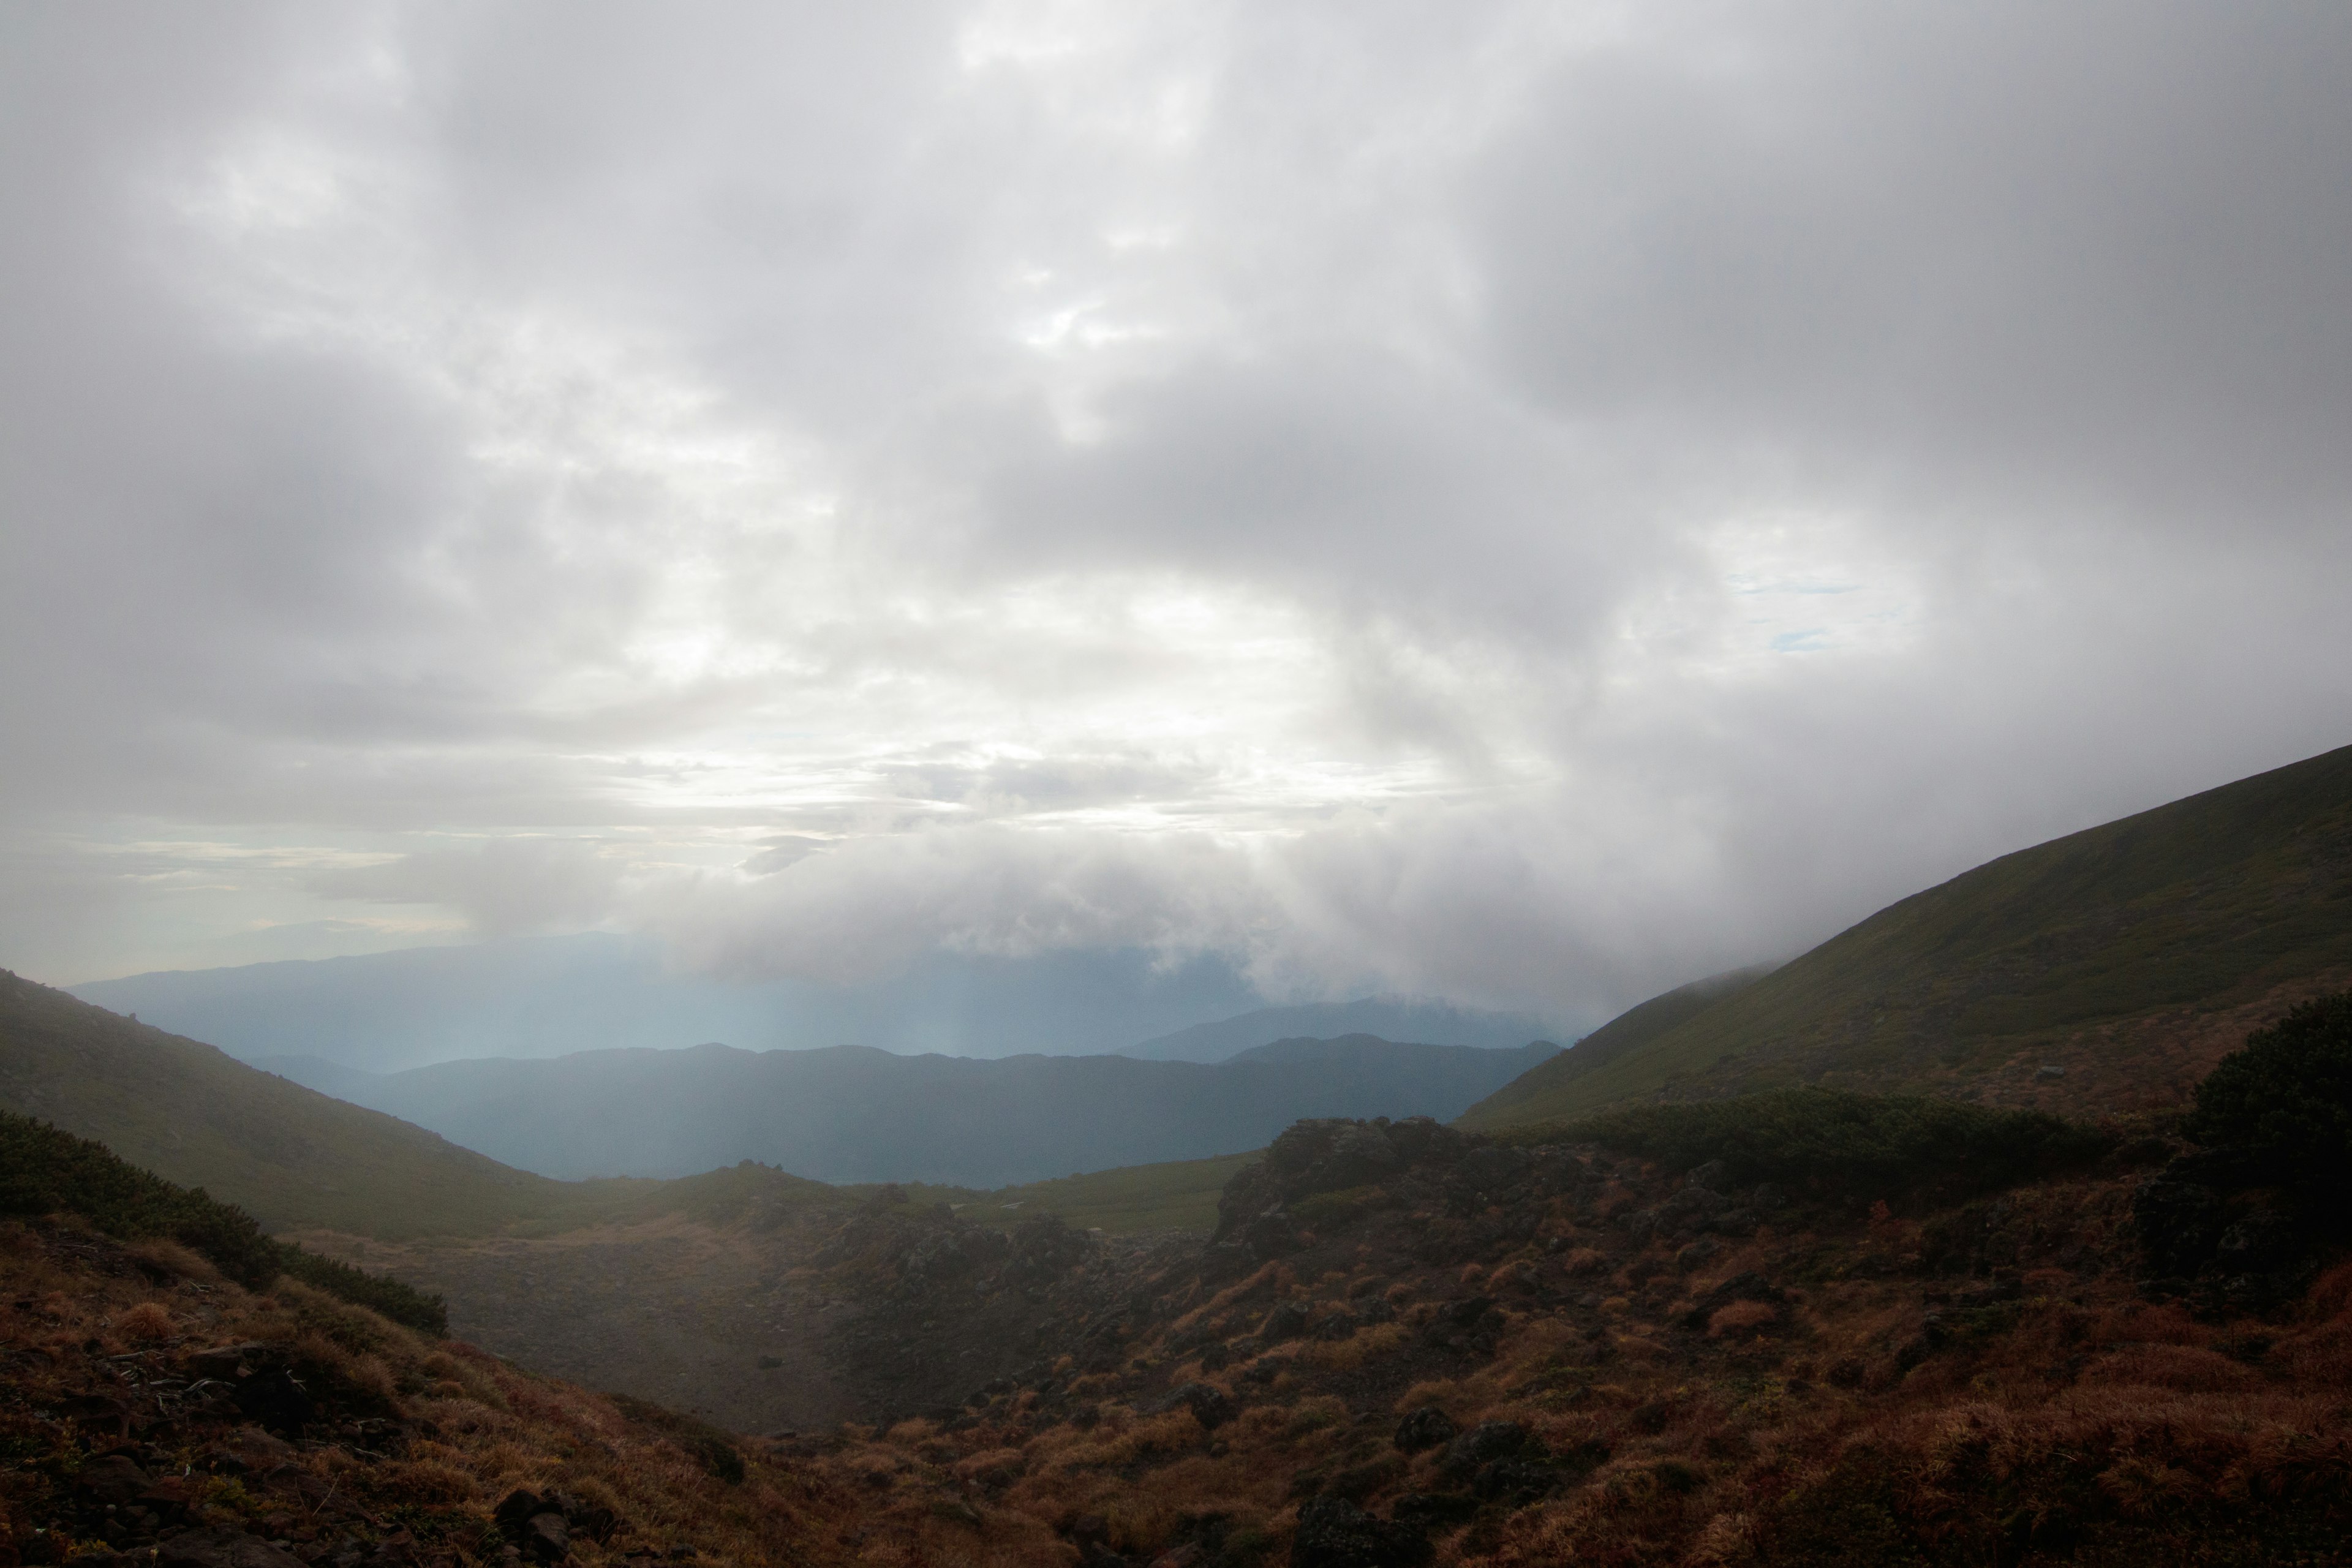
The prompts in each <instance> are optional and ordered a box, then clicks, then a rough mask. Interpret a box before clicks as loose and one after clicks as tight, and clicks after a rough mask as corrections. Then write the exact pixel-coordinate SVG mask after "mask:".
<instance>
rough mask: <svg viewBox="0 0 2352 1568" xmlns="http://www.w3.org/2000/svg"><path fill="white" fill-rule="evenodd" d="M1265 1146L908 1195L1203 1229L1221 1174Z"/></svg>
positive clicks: (998, 1210)
mask: <svg viewBox="0 0 2352 1568" xmlns="http://www.w3.org/2000/svg"><path fill="white" fill-rule="evenodd" d="M1264 1152H1265V1151H1264V1150H1262V1149H1254V1150H1251V1151H1250V1152H1247V1153H1244V1154H1219V1155H1216V1156H1214V1157H1213V1158H1211V1159H1206V1160H1170V1161H1165V1162H1162V1163H1159V1164H1155V1165H1121V1166H1119V1167H1118V1169H1116V1170H1110V1171H1095V1172H1091V1173H1088V1174H1086V1175H1083V1176H1057V1177H1055V1179H1054V1180H1052V1181H1050V1182H1028V1183H1024V1184H1022V1185H1019V1186H1012V1187H1000V1188H998V1189H996V1190H995V1191H994V1192H981V1191H978V1190H976V1189H973V1188H969V1187H940V1186H928V1185H916V1184H908V1187H907V1195H908V1197H909V1198H910V1199H912V1200H914V1201H916V1202H919V1203H947V1204H955V1205H959V1206H960V1207H961V1209H962V1211H963V1216H964V1217H965V1218H966V1219H974V1220H978V1221H980V1222H981V1223H982V1224H983V1225H996V1224H1003V1225H1008V1226H1009V1225H1011V1224H1013V1223H1014V1222H1016V1221H1018V1220H1021V1219H1023V1218H1024V1217H1026V1216H1028V1215H1036V1214H1050V1215H1056V1216H1058V1217H1059V1218H1060V1219H1061V1220H1062V1222H1063V1223H1064V1224H1066V1225H1073V1226H1077V1227H1079V1228H1080V1229H1082V1230H1103V1231H1108V1232H1109V1233H1110V1234H1111V1235H1113V1236H1137V1235H1140V1234H1142V1233H1144V1232H1147V1231H1155V1230H1191V1231H1198V1232H1200V1233H1201V1234H1202V1235H1204V1236H1205V1235H1207V1234H1208V1233H1209V1232H1210V1231H1213V1230H1214V1229H1216V1227H1217V1194H1220V1193H1222V1192H1223V1191H1224V1187H1225V1182H1226V1180H1227V1179H1228V1178H1229V1177H1231V1176H1232V1175H1233V1173H1234V1172H1235V1171H1238V1170H1240V1169H1241V1168H1242V1167H1243V1166H1244V1165H1246V1164H1248V1163H1250V1162H1251V1161H1253V1160H1255V1159H1256V1158H1258V1156H1259V1155H1260V1154H1262V1153H1264ZM853 1190H855V1189H853Z"/></svg>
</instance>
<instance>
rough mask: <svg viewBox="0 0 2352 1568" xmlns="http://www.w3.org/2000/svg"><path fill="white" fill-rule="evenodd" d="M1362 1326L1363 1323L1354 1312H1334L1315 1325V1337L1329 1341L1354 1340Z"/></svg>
mask: <svg viewBox="0 0 2352 1568" xmlns="http://www.w3.org/2000/svg"><path fill="white" fill-rule="evenodd" d="M1360 1327H1362V1324H1361V1322H1360V1321H1359V1320H1358V1319H1357V1317H1356V1314H1354V1313H1353V1312H1345V1311H1341V1312H1334V1313H1332V1314H1331V1315H1330V1316H1329V1317H1328V1318H1325V1319H1324V1320H1323V1321H1321V1322H1319V1323H1318V1324H1316V1325H1315V1337H1316V1338H1317V1339H1318V1340H1322V1341H1325V1342H1337V1341H1339V1340H1352V1339H1354V1338H1355V1337H1356V1331H1357V1330H1358V1329H1359V1328H1360Z"/></svg>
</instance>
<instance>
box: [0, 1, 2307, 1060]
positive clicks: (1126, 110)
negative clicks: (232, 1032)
mask: <svg viewBox="0 0 2352 1568" xmlns="http://www.w3.org/2000/svg"><path fill="white" fill-rule="evenodd" d="M2347 79H2352V13H2346V12H2342V11H2339V10H2333V9H2329V8H2326V7H2310V6H2294V5H2251V6H2250V5H2222V4H2205V5H2179V4H2156V5H2147V4H2130V5H2125V4H2121V3H2119V0H2118V3H2113V4H2091V5H2078V6H2071V7H2065V8H2059V9H2053V8H2050V7H2047V6H2038V5H2022V4H2018V5H2004V4H1995V5H1975V6H1969V7H1958V8H1955V7H1941V8H1935V7H1897V8H1888V7H1883V6H1869V5H1831V4H1813V3H1790V4H1776V5H1712V4H1669V5H1643V6H1626V5H1613V4H1593V5H1508V4H1497V5H1449V6H1443V7H1420V8H1412V7H1400V6H1365V5H1298V6H1284V7H1265V6H1246V5H1214V4H1210V5H1202V4H1190V3H1188V4H1184V5H1173V4H1171V5H1120V6H1113V7H1103V6H1076V5H1053V4H1034V5H1033V4H982V5H902V6H900V5H894V6H854V7H841V6H803V7H793V6H783V5H688V6H685V7H662V8H656V9H648V8H645V7H637V6H627V5H602V4H595V5H547V4H493V5H463V6H460V5H353V6H348V7H341V6H339V7H316V6H303V5H277V6H264V5H247V6H215V7H206V8H205V10H204V11H203V12H202V13H201V14H198V13H195V12H172V11H156V10H153V9H151V8H142V7H131V6H109V5H75V6H70V7H67V6H53V7H17V8H14V9H12V10H10V11H9V12H7V13H6V14H5V16H0V106H5V107H0V138H5V148H6V151H7V153H8V156H7V157H6V158H5V160H0V200H5V211H6V212H7V213H8V214H9V215H10V222H9V223H8V224H7V225H6V226H5V237H0V285H5V287H0V301H5V303H0V334H5V336H0V507H5V510H0V661H5V671H6V679H5V681H0V733H5V735H6V736H7V738H8V745H7V787H6V790H5V795H0V856H5V866H6V867H7V868H8V874H7V875H6V877H5V879H0V963H8V964H10V965H11V966H14V967H19V968H22V969H25V970H26V971H27V972H30V973H36V974H39V975H42V976H44V977H47V978H52V979H59V980H82V979H86V978H90V977H93V976H96V975H99V974H103V973H121V972H124V971H128V970H132V969H138V968H144V967H154V966H163V965H197V964H204V963H224V962H233V961H237V960H245V959H254V958H262V957H275V956H289V955H310V954H314V953H317V952H332V951H353V950H359V949H363V948H367V947H381V946H387V945H398V944H401V943H404V942H417V941H425V940H436V939H438V940H446V939H447V938H448V937H450V936H452V935H463V934H466V933H468V932H470V933H474V934H505V933H511V932H517V931H540V930H563V929H580V928H583V927H588V926H595V925H604V926H611V927H618V928H623V929H632V930H643V931H652V932H655V933H657V934H659V935H661V936H662V937H664V938H665V940H666V941H667V942H669V944H670V947H671V952H672V955H673V958H674V961H675V962H677V963H679V964H681V965H683V966H687V967H692V968H704V969H708V970H709V971H711V972H713V973H723V974H729V975H739V976H761V975H776V974H789V975H797V976H802V977H806V978H814V979H826V978H849V977H860V978H871V977H874V976H876V975H880V974H887V973H890V972H891V970H892V968H893V966H895V965H903V964H906V963H912V962H915V961H917V960H919V958H920V957H921V955H922V954H924V953H926V952H935V951H947V952H968V953H985V954H995V955H1021V954H1026V953H1033V952H1049V951H1058V950H1066V949H1071V948H1089V947H1140V948H1145V949H1150V950H1153V951H1156V952H1164V953H1166V954H1169V955H1170V956H1171V960H1173V959H1175V958H1178V957H1181V956H1182V955H1186V954H1191V953H1198V952H1221V953H1225V954H1230V955H1234V956H1236V957H1238V958H1239V959H1241V960H1242V961H1243V962H1244V963H1247V964H1248V965H1250V966H1251V972H1252V973H1254V974H1255V975H1256V976H1257V977H1258V979H1259V981H1260V984H1261V985H1262V986H1263V987H1264V988H1265V989H1266V990H1267V992H1268V994H1289V995H1309V994H1328V993H1334V992H1339V991H1348V990H1353V989H1358V988H1363V987H1373V988H1380V989H1387V990H1400V991H1412V992H1429V993H1439V994H1450V995H1453V996H1455V997H1457V998H1459V999H1462V1000H1465V1001H1471V1002H1478V1003H1484V1004H1487V1005H1509V1006H1532V1007H1538V1008H1542V1009H1545V1010H1548V1011H1549V1012H1550V1013H1551V1014H1552V1015H1553V1016H1595V1015H1598V1014H1603V1013H1606V1012H1607V1011H1608V1010H1610V1009H1611V1008H1612V1007H1614V1006H1618V1005H1624V1004H1626V1003H1630V1002H1632V1001H1635V1000H1638V999H1639V998H1640V997H1641V996H1643V995H1644V994H1648V993H1649V992H1651V991H1654V990H1655V989H1657V988H1659V987H1661V986H1663V985H1665V984H1673V983H1675V982H1677V981H1679V980H1682V979H1686V978H1689V977H1691V976H1692V975H1694V974H1696V973H1702V972H1705V971H1706V970H1708V969H1711V968H1718V967H1723V966H1726V965H1728V964H1732V963H1742V962H1748V961H1750V960H1752V959H1755V958H1759V957H1764V956H1770V955H1774V954H1778V953H1783V952H1790V951H1793V950H1795V949H1797V948H1799V947H1801V946H1802V945H1804V944H1806V943H1808V942H1811V941H1813V940H1817V939H1818V938H1819V937H1821V936H1822V935H1825V934H1827V933H1828V932H1829V931H1833V930H1835V929H1836V928H1837V927H1838V926H1839V925H1841V924H1843V923H1844V922H1846V921H1851V920H1853V919H1855V918H1858V917H1860V916H1861V915H1863V914H1865V913H1867V912H1869V910H1871V909H1873V908H1874V907H1876V906H1877V905H1878V904H1880V903H1882V902H1884V901H1885V900H1888V899H1891V898H1894V897H1896V896H1899V895H1901V894H1903V893H1905V892H1907V891H1909V890H1911V889H1915V888H1916V887H1918V886H1920V885H1922V884H1924V883H1926V882H1928V881H1931V880H1934V879H1938V878H1941V877H1944V876H1948V875H1950V874H1952V873H1954V872H1957V871H1958V870H1960V869H1962V868H1965V867H1967V866H1968V865H1969V864H1972V863H1974V862H1976V861H1978V860H1979V859H1982V858H1987V857H1989V856H1990V855H1993V854H1997V853H2000V852H2002V851H2005V850H2007V849H2011V848H2014V847H2019V846H2021V845H2023V844H2026V843H2029V842H2032V841H2034V840H2036V839H2039V838H2041V837H2048V836H2050V835H2053V834H2055V833H2059V832H2063V831H2066V830H2070V829H2072V828H2074V827H2078V826H2085V825H2087V824H2089V823H2091V822H2094V821H2097V820H2100V819H2103V818H2105V817H2107V816H2113V815H2116V814H2118V813H2121V812H2124V811H2127V810H2131V809H2135V808H2137V807H2141V806H2145V805H2152V804H2155V803H2157V802H2158V801H2160V800H2163V799H2166V798H2168V797H2170V796H2173V795H2179V794H2181V793H2185V792H2187V791H2189V790H2192V789H2196V788H2200V787H2204V786H2207V785H2210V784H2218V783H2221V782H2224V781H2225V780H2227V779H2229V778H2231V777H2234V776H2238V775H2240V774H2242V773H2248V772H2252V771H2254V770H2257V769H2260V768H2262V767H2265V766H2270V765H2274V764H2277V763H2284V762H2286V761H2289V760H2292V759H2294V758H2295V757H2297V756H2301V755H2305V754H2307V753H2310V752H2315V751H2318V750H2322V749H2325V748H2326V747H2329V746H2332V745H2335V744H2338V743H2341V742H2345V741H2347V740H2352V619H2347V617H2346V616H2344V615H2343V614H2342V607H2341V592H2340V584H2342V583H2344V582H2345V581H2347V580H2352V501H2347V498H2352V443H2347V441H2346V440H2344V438H2343V432H2344V431H2345V430H2347V429H2352V281H2347V277H2348V276H2352V275H2347V272H2346V270H2345V268H2344V266H2343V258H2344V257H2345V256H2346V255H2347V254H2352V96H2347V94H2345V93H2344V92H2343V90H2342V84H2343V82H2344V81H2345V80H2347Z"/></svg>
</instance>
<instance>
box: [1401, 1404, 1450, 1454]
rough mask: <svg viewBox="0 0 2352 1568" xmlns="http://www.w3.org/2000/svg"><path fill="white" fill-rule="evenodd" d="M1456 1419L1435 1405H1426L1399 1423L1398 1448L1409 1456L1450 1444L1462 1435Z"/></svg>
mask: <svg viewBox="0 0 2352 1568" xmlns="http://www.w3.org/2000/svg"><path fill="white" fill-rule="evenodd" d="M1461 1430H1462V1429H1461V1428H1460V1427H1459V1426H1455V1425H1454V1417H1452V1416H1451V1415H1447V1414H1445V1412H1444V1411H1443V1410H1440V1409H1439V1408H1438V1407H1437V1406H1436V1405H1423V1406H1422V1407H1421V1408H1420V1409H1418V1410H1416V1411H1414V1412H1413V1413H1412V1415H1407V1416H1406V1417H1405V1418H1404V1419H1403V1420H1402V1421H1400V1422H1398V1423H1397V1429H1396V1439H1395V1441H1396V1446H1397V1447H1398V1448H1400V1449H1402V1451H1403V1452H1405V1453H1408V1454H1418V1453H1420V1452H1421V1451H1422V1450H1423V1449H1424V1448H1434V1447H1438V1446H1439V1445H1441V1444H1444V1443H1450V1442H1452V1441H1453V1440H1454V1438H1455V1437H1456V1436H1459V1435H1460V1434H1461Z"/></svg>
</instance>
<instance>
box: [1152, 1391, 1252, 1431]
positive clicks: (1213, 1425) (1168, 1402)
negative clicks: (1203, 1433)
mask: <svg viewBox="0 0 2352 1568" xmlns="http://www.w3.org/2000/svg"><path fill="white" fill-rule="evenodd" d="M1179 1406H1181V1407H1183V1408H1185V1409H1188V1410H1190V1411H1192V1419H1193V1420H1195V1421H1198V1422H1199V1423H1200V1424H1201V1425H1202V1426H1203V1427H1204V1428H1206V1429H1207V1430H1209V1431H1212V1432H1213V1431H1215V1430H1216V1429H1217V1428H1218V1427H1220V1426H1223V1425H1224V1424H1225V1423H1226V1422H1228V1421H1230V1420H1232V1419H1233V1418H1234V1402H1233V1400H1232V1399H1231V1398H1229V1397H1228V1396H1227V1395H1226V1394H1225V1393H1224V1391H1223V1389H1219V1388H1213V1387H1211V1386H1210V1385H1209V1384H1205V1383H1188V1384H1183V1385H1182V1386H1181V1387H1180V1388H1178V1389H1177V1390H1176V1391H1175V1392H1174V1393H1172V1394H1169V1396H1168V1397H1167V1398H1165V1399H1163V1400H1161V1401H1160V1403H1159V1404H1158V1405H1154V1406H1152V1407H1151V1411H1150V1414H1153V1415H1160V1414H1164V1413H1166V1412H1168V1411H1171V1410H1174V1409H1176V1408H1178V1407H1179Z"/></svg>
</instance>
